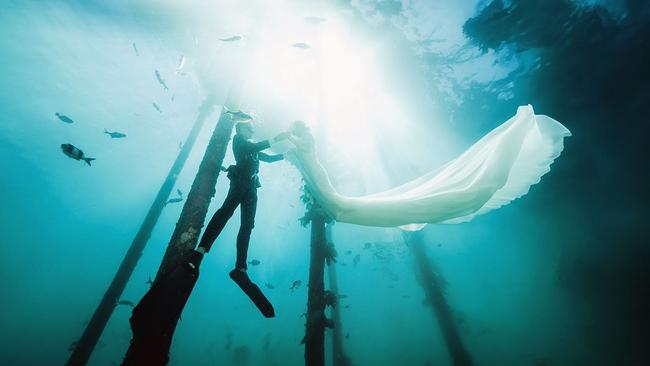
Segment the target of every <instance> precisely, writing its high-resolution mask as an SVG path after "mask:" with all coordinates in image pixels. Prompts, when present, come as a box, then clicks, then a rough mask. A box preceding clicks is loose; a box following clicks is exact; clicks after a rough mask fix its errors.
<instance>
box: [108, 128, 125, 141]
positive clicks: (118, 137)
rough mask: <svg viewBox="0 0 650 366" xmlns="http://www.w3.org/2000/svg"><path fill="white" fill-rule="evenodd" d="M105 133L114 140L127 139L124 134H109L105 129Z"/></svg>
mask: <svg viewBox="0 0 650 366" xmlns="http://www.w3.org/2000/svg"><path fill="white" fill-rule="evenodd" d="M104 133H105V134H107V135H109V136H110V137H111V138H112V139H121V138H123V137H126V134H124V133H122V132H108V131H107V130H106V129H104Z"/></svg>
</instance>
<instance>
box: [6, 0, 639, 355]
mask: <svg viewBox="0 0 650 366" xmlns="http://www.w3.org/2000/svg"><path fill="white" fill-rule="evenodd" d="M306 17H307V18H306ZM308 17H312V18H308ZM313 17H321V18H322V19H321V20H320V21H314V18H313ZM310 19H311V21H310ZM315 23H319V24H315ZM238 35H241V36H240V37H241V38H240V39H236V40H235V39H233V38H231V37H235V38H236V36H238ZM229 37H230V40H228V39H229ZM298 43H305V44H306V45H308V46H309V47H308V48H305V47H301V46H296V44H298ZM292 45H293V46H292ZM649 50H650V4H649V3H648V2H646V1H643V0H611V1H610V0H585V1H582V0H575V1H573V0H511V1H505V0H503V1H502V0H462V1H451V0H442V1H416V0H413V1H395V0H383V1H370V0H355V1H351V2H350V1H342V0H341V1H328V2H319V1H311V2H308V1H291V0H285V1H277V2H275V1H241V2H233V1H144V0H137V1H115V2H102V1H81V0H79V1H63V0H62V1H57V0H52V1H29V0H28V1H13V0H4V1H3V2H2V5H1V6H0V52H1V54H2V58H1V61H0V65H1V66H2V72H1V73H0V116H1V117H0V156H1V158H0V172H1V173H0V192H2V193H3V202H2V205H1V206H0V227H1V228H2V235H1V236H0V237H1V238H2V239H1V240H0V251H1V255H0V279H1V281H2V296H1V297H0V365H61V364H64V363H65V362H66V360H67V359H68V357H69V355H70V350H71V349H72V347H74V342H75V341H76V340H78V339H79V337H80V335H81V333H82V332H83V330H84V328H85V325H86V323H87V321H88V320H89V318H90V317H91V315H92V313H93V311H94V309H95V307H96V306H97V304H98V302H99V301H100V299H101V297H102V295H103V294H104V291H105V290H106V288H107V286H108V284H109V282H110V281H111V279H112V277H113V275H114V274H115V271H116V270H117V267H118V266H119V264H120V262H121V260H122V258H123V256H124V254H125V252H126V250H127V248H128V247H129V244H130V243H131V241H132V240H133V237H134V235H135V233H136V232H137V230H138V228H139V226H140V224H141V223H142V220H143V218H144V216H145V214H146V212H147V210H148V209H149V206H150V205H151V203H152V201H153V199H154V197H155V195H156V193H157V192H158V189H159V188H160V185H161V184H162V182H163V180H164V179H165V176H166V175H167V172H168V170H169V168H170V167H171V165H172V163H173V161H174V159H175V158H176V156H177V154H178V152H179V148H180V147H181V146H182V143H183V142H184V140H185V138H186V137H187V135H188V133H189V131H190V129H191V128H192V125H193V123H194V120H195V119H196V116H197V115H198V113H199V111H200V110H202V108H204V107H202V105H203V101H204V100H205V99H206V97H207V96H208V95H213V96H214V97H215V98H216V99H217V100H218V101H219V102H217V105H218V106H219V107H217V108H214V109H213V110H212V111H211V112H210V113H211V114H210V117H209V118H208V119H207V120H206V122H205V125H204V126H203V128H202V130H201V133H200V135H199V137H198V140H197V142H196V143H195V145H194V148H193V150H192V152H191V155H190V156H189V159H188V160H187V162H186V164H185V166H184V168H183V170H182V172H181V174H180V175H179V176H178V180H177V183H176V186H175V188H174V191H176V189H179V190H180V191H181V192H182V193H183V194H184V195H185V194H186V193H187V192H189V189H190V186H191V184H192V181H193V179H194V175H195V174H196V172H197V169H198V166H199V164H200V161H201V158H202V156H203V153H204V151H205V148H206V146H207V143H208V140H209V138H210V134H211V133H212V130H213V129H214V126H215V124H216V122H217V120H218V118H219V111H220V110H221V108H220V106H221V105H222V104H223V101H225V100H226V98H227V96H228V95H229V91H230V90H231V89H232V88H237V87H241V88H242V90H243V91H242V96H241V103H240V105H241V109H242V110H244V111H251V112H254V113H255V114H256V116H257V122H256V124H257V127H258V131H257V135H256V138H258V139H263V138H269V137H272V136H273V135H274V134H275V133H277V132H279V131H280V130H282V129H286V128H287V126H288V124H289V123H290V122H291V121H293V120H297V119H301V120H305V121H306V122H307V123H308V124H310V125H311V126H312V130H313V131H314V134H315V136H316V138H317V139H318V142H319V146H321V153H322V154H323V156H325V157H326V158H324V159H325V165H326V166H327V168H328V170H329V171H330V172H331V173H332V174H333V176H334V177H335V179H334V180H335V181H334V183H335V185H336V186H337V187H338V188H340V189H341V191H342V192H345V193H346V194H350V195H358V194H365V193H372V192H377V191H380V190H383V189H386V188H388V187H392V186H395V185H396V184H398V183H402V182H405V181H407V180H409V179H412V178H413V177H415V176H417V175H419V174H421V173H424V172H426V171H428V170H431V169H434V168H436V167H438V166H440V165H441V164H443V163H445V162H447V161H449V160H450V159H453V158H454V157H455V156H457V155H458V154H459V153H460V152H462V151H463V150H464V149H465V148H466V147H468V146H469V145H470V144H471V143H473V142H474V141H476V140H477V139H478V138H480V137H481V136H482V135H483V134H485V133H487V132H488V131H490V130H491V129H492V128H494V127H496V126H497V125H498V124H499V123H501V122H503V121H505V120H506V119H507V118H509V117H511V116H512V115H514V113H515V111H516V108H517V106H519V105H525V104H532V105H533V107H534V108H535V112H536V113H538V114H545V115H548V116H550V117H552V118H554V119H556V120H558V121H560V122H561V123H563V124H564V125H565V126H567V127H568V128H569V129H570V130H571V132H572V134H573V136H572V137H570V138H568V139H567V140H566V141H565V151H564V152H563V154H562V155H561V156H560V157H559V158H558V160H557V161H556V162H555V163H554V164H553V165H552V167H551V171H550V172H549V173H548V174H547V175H545V176H544V177H542V179H541V182H540V183H539V184H537V185H535V186H533V187H532V188H531V190H530V192H529V193H528V194H527V195H525V196H524V197H523V198H521V199H518V200H516V201H514V202H513V203H511V204H510V205H508V206H505V207H503V208H501V209H498V210H496V211H493V212H491V213H489V214H487V215H484V216H480V217H477V218H476V219H474V220H473V221H471V222H469V223H464V224H459V225H428V226H427V227H425V228H424V229H423V231H422V237H423V238H424V241H425V243H426V246H425V248H426V255H427V258H428V261H429V262H430V264H431V266H432V268H434V269H435V271H436V274H437V276H438V277H439V278H441V279H442V282H443V284H444V286H443V287H444V294H445V296H446V298H447V301H448V303H449V306H450V308H451V309H452V313H453V319H454V323H455V326H456V328H457V329H458V331H459V334H460V337H461V339H462V342H463V344H464V346H465V348H466V350H467V352H468V354H469V355H470V356H471V359H472V360H473V363H474V364H475V365H504V366H505V365H534V366H542V365H545V366H551V365H630V366H636V365H650V347H648V339H650V316H649V315H648V309H650V248H649V247H648V245H649V241H648V234H647V228H645V225H646V224H647V223H646V221H647V219H648V213H647V207H648V203H649V199H648V198H649V194H648V188H647V187H648V186H649V184H650V179H649V178H650V175H649V173H648V162H647V160H646V158H644V156H647V155H646V154H647V150H648V148H647V146H648V138H649V134H648V132H649V127H648V126H649V122H650V121H649V119H648V115H647V107H648V105H650V83H649V82H650V71H649V70H650V68H649V67H648V65H650V51H649ZM242 64H247V65H248V66H247V68H246V70H245V71H241V69H242V68H241V67H240V66H241V65H242ZM234 75H239V76H234ZM163 84H164V85H163ZM154 103H155V106H154ZM55 113H60V114H62V115H65V116H68V117H69V118H71V119H72V120H73V123H65V122H64V121H62V120H60V119H59V118H58V117H57V116H56V115H55ZM105 129H106V130H107V131H108V132H113V131H119V132H122V133H124V134H126V137H123V138H111V136H110V135H108V134H107V133H104V131H105ZM66 143H70V144H73V145H74V146H76V147H78V148H80V149H82V150H83V151H84V153H85V154H86V156H88V157H93V158H96V160H95V161H93V162H92V166H91V167H88V166H87V165H86V164H85V163H84V162H83V161H75V160H72V159H70V158H69V157H67V156H65V155H64V154H63V153H62V151H61V148H60V145H61V144H66ZM644 151H645V153H644ZM233 162H234V160H233V157H232V153H231V150H230V147H229V148H228V153H227V155H226V159H225V162H224V163H225V164H230V163H233ZM260 179H261V181H262V187H261V188H260V190H259V204H258V210H257V217H256V223H255V229H254V231H253V235H252V240H251V247H250V250H249V260H250V261H252V260H254V259H255V260H258V261H259V264H255V265H249V273H250V276H251V278H252V279H253V281H256V282H257V283H258V284H260V285H261V287H262V289H263V291H264V292H265V293H266V295H267V296H268V297H269V299H270V300H271V302H272V303H273V304H274V306H275V309H276V314H277V315H276V317H275V318H274V319H264V318H262V317H261V316H260V315H259V313H258V312H257V310H256V309H255V308H254V306H253V305H252V304H251V303H250V301H249V300H248V299H246V297H245V296H244V295H243V294H242V293H241V290H240V289H238V288H237V287H236V286H234V284H233V283H232V281H231V280H230V279H229V278H228V272H229V271H230V270H231V269H232V266H233V264H234V259H235V245H234V243H235V236H236V233H237V230H238V227H239V214H238V212H236V213H235V216H234V217H233V219H232V220H231V221H230V222H229V223H228V225H227V226H226V229H225V231H224V232H223V234H222V235H221V236H220V237H219V238H218V239H217V241H216V242H215V245H214V246H213V248H212V250H211V252H210V253H209V254H208V255H207V256H206V258H205V260H204V262H203V264H202V266H201V272H202V273H201V277H200V279H199V281H198V283H197V285H196V287H195V289H194V291H193V293H192V295H191V297H190V299H189V301H188V303H187V306H186V307H185V310H184V311H183V313H182V319H181V321H180V322H179V323H178V326H177V328H176V332H175V335H174V340H173V344H172V348H171V352H170V362H169V364H170V365H300V364H303V363H304V346H303V345H302V344H301V340H302V339H303V337H304V335H305V317H304V316H302V314H303V313H305V311H306V303H307V278H308V271H309V241H310V233H309V228H308V227H303V226H301V224H300V221H299V219H300V218H301V217H302V216H303V215H304V213H305V207H304V205H303V203H302V202H301V201H300V195H301V186H302V183H301V179H300V175H299V173H298V172H297V171H296V169H295V168H294V167H293V166H291V165H290V164H288V163H286V162H280V163H276V164H274V165H262V166H261V172H260ZM227 187H228V181H227V179H225V176H223V175H222V176H220V177H219V180H218V183H217V193H216V195H215V197H214V198H213V200H212V204H211V205H210V209H209V211H208V218H209V217H211V216H212V214H213V213H214V211H215V210H216V209H217V208H218V207H219V206H220V204H221V202H222V201H223V199H224V198H225V194H226V192H227ZM173 197H176V192H174V193H173V196H172V197H170V198H173ZM183 197H184V196H183ZM182 205H183V202H175V203H174V202H171V203H169V204H168V205H167V206H166V207H165V209H164V211H163V213H162V215H161V217H160V219H159V220H158V223H157V225H156V226H155V229H154V231H153V233H152V236H151V238H150V240H149V242H148V245H147V247H146V249H145V250H144V252H143V256H142V258H141V259H140V261H139V262H138V265H137V267H136V269H135V271H134V273H133V275H132V276H131V279H130V281H129V283H128V286H127V287H126V290H125V291H124V293H123V295H122V296H121V299H122V300H124V304H122V305H118V306H116V308H115V310H114V312H113V315H112V317H111V319H110V321H109V323H108V324H107V326H106V328H105V330H104V332H103V334H102V336H101V338H100V340H99V343H98V345H97V346H96V348H95V350H94V352H93V354H92V357H91V358H90V360H89V362H88V364H89V365H114V364H119V363H120V362H121V360H122V358H123V356H124V354H125V351H126V349H127V348H128V345H129V341H130V339H131V330H130V328H129V321H128V320H129V317H130V315H131V310H132V307H131V306H130V305H128V302H133V303H137V302H138V301H139V300H140V299H141V298H142V296H143V295H144V293H145V292H146V291H147V290H148V288H149V284H148V283H147V280H148V279H149V277H154V276H155V274H156V272H157V269H158V266H159V264H160V261H161V258H162V256H163V254H164V251H165V249H166V247H167V244H168V242H169V239H170V236H171V233H172V231H173V230H174V227H175V225H176V222H177V220H178V218H179V214H180V212H181V208H182ZM331 231H332V237H331V239H332V241H333V242H334V243H335V245H336V249H337V251H338V257H337V263H336V268H337V276H338V288H339V291H340V293H341V294H344V295H345V296H344V297H343V296H341V298H340V302H339V305H338V308H339V309H340V312H341V326H342V332H343V334H344V335H345V336H344V343H343V347H344V350H345V353H346V355H347V356H348V358H349V359H350V360H351V361H352V364H354V365H451V364H452V361H451V359H450V356H449V354H448V351H447V348H446V346H445V342H444V340H443V337H442V335H441V332H440V328H439V325H438V322H437V319H436V316H435V314H434V311H433V308H432V307H431V304H429V303H427V302H426V301H423V299H424V298H425V295H424V291H423V288H422V286H421V285H420V282H419V279H418V275H417V272H416V266H415V261H414V257H413V253H412V252H411V251H410V250H409V247H408V246H407V245H405V243H404V240H403V237H402V234H401V232H400V231H399V230H398V229H386V228H371V227H359V226H354V225H348V224H341V223H337V224H334V225H333V226H332V227H331ZM326 271H327V268H326ZM325 277H326V278H327V275H326V276H325ZM295 281H301V282H300V284H299V285H297V286H293V284H294V283H295ZM262 285H264V286H262ZM292 287H294V288H292ZM327 287H328V286H327V284H326V288H327ZM329 332H330V331H329V330H328V331H327V332H326V342H325V354H326V359H327V364H331V362H332V360H331V343H330V342H331V340H330V336H329Z"/></svg>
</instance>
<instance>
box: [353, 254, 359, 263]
mask: <svg viewBox="0 0 650 366" xmlns="http://www.w3.org/2000/svg"><path fill="white" fill-rule="evenodd" d="M360 260H361V255H360V254H357V255H355V256H354V259H353V260H352V263H354V265H355V266H356V265H357V264H359V261H360Z"/></svg>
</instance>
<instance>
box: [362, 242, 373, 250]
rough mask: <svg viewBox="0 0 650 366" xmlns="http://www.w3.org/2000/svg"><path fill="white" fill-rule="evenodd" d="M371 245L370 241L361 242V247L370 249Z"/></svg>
mask: <svg viewBox="0 0 650 366" xmlns="http://www.w3.org/2000/svg"><path fill="white" fill-rule="evenodd" d="M371 246H372V244H371V243H363V249H370V247H371Z"/></svg>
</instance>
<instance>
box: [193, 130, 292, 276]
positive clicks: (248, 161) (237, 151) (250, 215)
mask: <svg viewBox="0 0 650 366" xmlns="http://www.w3.org/2000/svg"><path fill="white" fill-rule="evenodd" d="M270 146H271V145H270V143H269V141H268V140H264V141H260V142H251V141H248V140H246V139H244V138H243V137H241V136H240V135H239V134H237V135H235V137H234V138H233V142H232V150H233V153H234V155H235V162H236V165H233V166H231V167H229V168H228V178H230V189H229V190H228V195H227V196H226V200H225V201H224V202H223V205H221V208H219V209H218V210H217V212H215V214H214V216H212V219H210V223H209V224H208V226H207V228H206V229H205V232H204V233H203V237H202V238H201V241H200V242H199V246H200V247H203V248H205V251H206V253H207V252H208V251H209V250H210V247H211V246H212V243H214V241H215V239H216V238H217V237H218V236H219V234H221V231H222V230H223V228H224V226H226V222H228V220H229V219H230V218H231V217H232V214H233V213H234V212H235V209H236V208H237V206H239V205H241V226H240V227H239V233H238V234H237V262H236V263H235V268H237V269H245V268H246V256H247V254H248V244H249V241H250V237H251V231H252V230H253V227H254V226H255V210H256V209H257V188H259V187H261V185H260V181H259V178H258V176H257V173H258V171H259V165H260V162H259V161H260V160H262V161H264V162H267V163H272V162H274V161H278V160H282V159H283V156H282V154H280V155H267V154H265V153H263V152H261V151H262V150H264V149H268V148H269V147H270Z"/></svg>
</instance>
